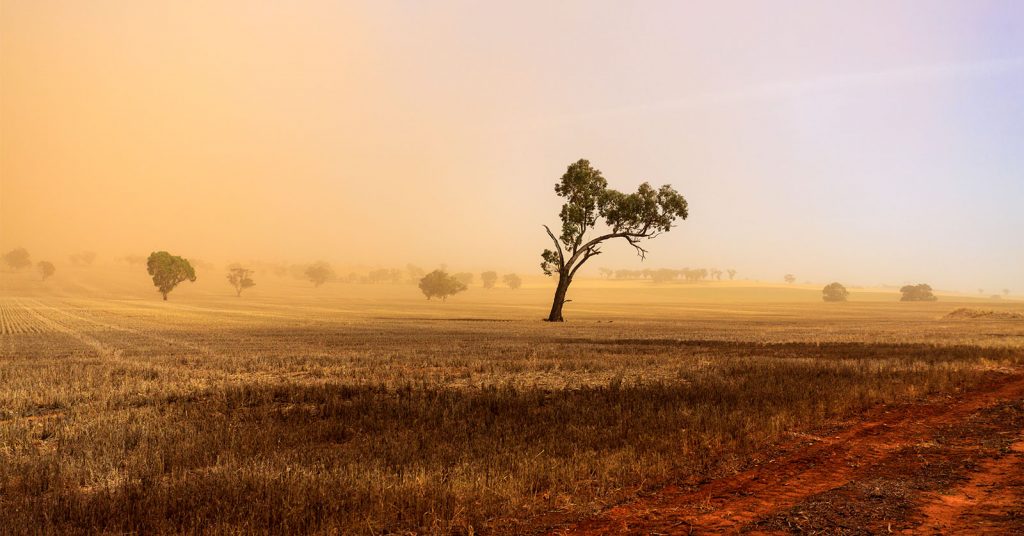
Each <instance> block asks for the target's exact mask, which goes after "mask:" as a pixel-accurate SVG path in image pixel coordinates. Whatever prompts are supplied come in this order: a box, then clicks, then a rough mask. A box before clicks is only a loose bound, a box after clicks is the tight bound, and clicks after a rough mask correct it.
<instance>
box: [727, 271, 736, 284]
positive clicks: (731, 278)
mask: <svg viewBox="0 0 1024 536" xmlns="http://www.w3.org/2000/svg"><path fill="white" fill-rule="evenodd" d="M726 273H728V274H729V281H732V280H733V278H734V277H736V270H733V269H732V268H729V269H728V270H726Z"/></svg>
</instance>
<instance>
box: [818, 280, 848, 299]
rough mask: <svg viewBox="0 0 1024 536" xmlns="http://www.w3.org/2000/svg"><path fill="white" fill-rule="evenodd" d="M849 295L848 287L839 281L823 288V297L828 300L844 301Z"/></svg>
mask: <svg viewBox="0 0 1024 536" xmlns="http://www.w3.org/2000/svg"><path fill="white" fill-rule="evenodd" d="M849 295H850V293H849V291H847V290H846V287H844V286H843V285H841V284H839V283H830V284H828V285H826V286H825V288H824V289H822V290H821V299H822V300H825V301H827V302H844V301H846V298H847V296H849Z"/></svg>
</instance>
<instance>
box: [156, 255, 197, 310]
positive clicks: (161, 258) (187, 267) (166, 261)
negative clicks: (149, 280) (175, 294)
mask: <svg viewBox="0 0 1024 536" xmlns="http://www.w3.org/2000/svg"><path fill="white" fill-rule="evenodd" d="M146 270H147V271H148V272H149V275H150V276H152V277H153V285H154V286H156V288H157V290H158V291H159V292H160V294H161V295H162V296H163V297H164V300H165V301H166V300H167V294H169V293H170V292H171V291H172V290H174V287H176V286H178V283H181V282H182V281H192V282H195V280H196V271H195V268H192V265H191V264H190V263H189V262H188V259H184V258H182V257H176V256H174V255H171V254H170V253H167V252H166V251H154V252H153V253H150V255H149V259H148V260H147V261H146Z"/></svg>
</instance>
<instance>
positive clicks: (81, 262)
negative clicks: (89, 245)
mask: <svg viewBox="0 0 1024 536" xmlns="http://www.w3.org/2000/svg"><path fill="white" fill-rule="evenodd" d="M69 259H70V260H71V264H72V265H74V266H92V263H93V262H94V261H95V260H96V252H94V251H80V252H78V253H74V254H72V255H71V256H70V257H69Z"/></svg>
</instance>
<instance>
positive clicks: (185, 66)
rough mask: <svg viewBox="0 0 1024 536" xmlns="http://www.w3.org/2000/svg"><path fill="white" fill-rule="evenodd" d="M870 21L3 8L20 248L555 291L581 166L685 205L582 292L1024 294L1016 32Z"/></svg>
mask: <svg viewBox="0 0 1024 536" xmlns="http://www.w3.org/2000/svg"><path fill="white" fill-rule="evenodd" d="M57 6H59V8H58V7H57ZM876 7H878V9H874V10H864V9H860V8H859V6H853V5H850V6H845V7H844V6H819V5H814V4H804V5H802V6H801V7H800V9H796V8H795V6H789V7H782V6H769V5H765V6H749V5H744V4H732V3H726V4H724V5H717V4H716V5H712V4H711V3H707V4H701V3H688V4H686V5H676V4H674V3H648V4H645V5H644V6H626V5H611V6H602V8H601V9H591V6H590V4H589V3H578V2H568V3H562V4H560V5H559V6H555V7H552V6H550V5H547V4H546V3H530V2H527V3H519V4H517V5H516V6H507V7H497V6H484V5H475V4H472V3H464V2H446V3H441V4H434V5H430V6H428V5H419V4H415V3H404V2H380V3H364V4H358V3H344V4H337V3H333V2H322V3H321V2H314V3H308V4H305V5H303V6H301V7H300V6H290V5H287V4H285V3H267V4H261V5H251V4H248V3H231V2H224V3H218V4H216V5H207V4H206V3H185V4H183V5H177V4H176V5H174V6H173V7H172V6H170V5H167V6H163V7H161V6H157V5H152V4H136V3H126V2H90V3H88V4H65V3H54V4H52V5H51V4H50V3H47V2H22V1H4V2H3V12H2V17H0V25H2V37H0V39H2V42H0V44H2V52H0V54H2V55H0V84H2V88H0V89H2V101H0V113H2V117H0V121H2V132H0V136H2V139H0V142H2V145H0V180H2V183H0V203H2V205H0V206H2V211H0V226H2V228H0V247H2V249H3V250H4V251H7V250H10V249H11V248H15V247H25V248H27V249H28V250H29V251H30V252H31V253H32V255H33V258H34V259H37V260H41V259H49V260H52V261H53V262H56V263H57V264H58V265H61V264H65V265H66V264H68V263H69V262H70V261H69V260H68V258H69V256H70V255H73V254H75V253H78V252H82V251H93V252H96V253H97V255H98V258H97V265H108V264H113V263H115V260H116V259H119V258H123V257H125V256H132V255H142V256H145V255H148V254H149V253H150V252H152V251H160V250H167V251H170V252H172V253H174V254H179V255H183V256H186V257H188V258H195V259H201V260H205V261H208V262H211V263H216V264H217V265H218V266H223V265H225V264H227V263H229V262H233V261H242V262H247V261H249V260H260V261H264V262H277V263H280V262H286V263H290V264H300V263H310V262H315V261H317V260H325V261H328V262H330V263H332V264H334V265H335V266H338V267H344V268H343V269H345V270H348V269H352V270H360V271H365V272H368V271H369V270H371V269H374V268H389V269H390V268H394V269H403V268H404V267H405V266H406V265H407V264H409V263H412V264H415V265H417V266H422V267H423V268H424V269H433V268H436V267H439V266H442V265H445V266H447V267H449V268H450V269H451V270H455V271H459V270H465V271H471V272H474V273H479V272H480V271H482V270H492V269H493V270H497V271H499V272H503V273H504V272H517V273H522V274H526V275H539V274H540V270H539V269H538V264H539V262H540V257H539V254H540V252H541V250H542V249H543V248H545V247H547V246H548V240H547V237H546V236H545V234H544V232H543V229H542V228H541V225H542V224H548V225H557V224H558V223H559V222H558V218H557V216H558V210H559V207H560V203H561V201H560V200H559V199H558V198H557V197H556V196H555V195H554V192H553V186H554V184H555V182H556V181H557V180H558V178H559V176H561V174H562V173H563V172H564V171H565V168H566V166H567V165H568V164H570V163H572V162H574V161H576V160H577V159H579V158H587V159H589V160H591V161H592V162H593V163H594V165H595V166H596V167H597V168H599V169H600V170H602V171H603V173H604V175H605V177H607V178H608V181H609V184H610V185H611V186H612V187H615V188H618V189H621V190H623V191H632V190H634V189H635V188H636V186H637V185H638V184H639V183H641V182H643V181H651V182H652V183H654V184H663V183H668V184H671V185H673V186H674V187H675V188H676V189H677V190H678V191H679V192H680V193H682V194H683V195H685V196H686V198H687V199H688V200H689V202H690V207H691V216H690V218H689V219H688V220H687V221H685V222H680V223H679V224H678V226H677V228H675V229H674V230H673V231H672V232H671V233H668V234H666V235H664V236H662V237H659V238H658V240H656V241H653V242H652V243H651V244H650V255H649V256H648V258H647V260H646V261H644V262H640V260H639V258H638V257H637V256H636V255H635V254H634V252H633V251H632V250H631V248H629V247H628V246H626V245H621V244H615V245H610V246H609V247H607V248H605V251H604V253H603V257H601V258H599V259H595V260H594V261H592V262H590V263H588V265H587V267H586V268H584V271H583V272H582V273H584V274H586V275H588V276H592V277H599V273H598V268H600V267H605V268H609V269H612V270H644V269H651V270H658V269H672V270H683V269H698V268H705V269H708V270H711V269H718V270H723V271H724V270H727V269H735V270H737V271H738V273H739V274H740V275H739V277H740V279H751V280H762V281H773V282H782V281H783V276H784V275H785V274H789V273H792V274H795V276H796V278H797V280H798V282H804V281H808V282H813V283H815V284H818V283H822V284H823V283H827V282H830V281H833V280H837V281H843V282H845V283H847V284H854V285H866V286H878V285H883V284H884V285H892V286H899V285H902V284H906V283H919V282H928V283H930V284H932V285H933V286H935V287H936V288H941V289H945V290H956V291H961V292H965V293H972V294H974V293H976V292H975V289H976V288H982V289H991V290H990V291H986V294H989V293H995V292H998V289H1003V288H1011V289H1017V288H1021V289H1024V280H1022V276H1021V274H1022V273H1024V272H1022V271H1021V270H1020V267H1021V266H1022V265H1024V253H1022V248H1020V247H1019V245H1018V242H1019V240H1018V239H1019V237H1018V236H1016V235H1017V234H1019V230H1020V229H1022V228H1024V212H1022V211H1020V210H1019V205H1020V202H1021V200H1022V199H1024V190H1022V187H1024V186H1022V184H1024V183H1022V182H1021V181H1020V180H1019V175H1020V171H1021V169H1022V165H1024V161H1022V160H1021V159H1022V156H1021V155H1022V154H1024V153H1022V152H1021V151H1020V150H1019V149H1020V142H1021V140H1022V135H1024V130H1022V127H1021V125H1024V110H1022V108H1021V107H1020V104H1019V103H1020V99H1019V94H1018V92H1014V91H1012V90H1010V89H1009V88H1014V87H1018V88H1019V87H1020V85H1021V84H1022V83H1024V60H1022V58H1024V45H1022V43H1021V40H1020V37H1019V36H1020V35H1022V32H1020V31H1019V30H1020V28H1019V26H1020V20H1021V17H1019V16H1018V17H1016V18H1014V17H1006V16H1002V17H996V16H995V15H994V14H993V13H989V12H986V11H984V10H979V11H973V12H971V13H963V12H962V11H964V10H966V9H967V6H956V5H952V6H944V7H943V8H941V9H934V10H931V9H930V10H928V12H927V13H922V12H921V11H920V10H918V9H913V8H911V6H910V5H909V4H908V5H906V6H892V5H887V4H884V3H883V4H879V5H878V6H876ZM791 8H792V9H791ZM1014 11H1016V10H1014ZM1018 15H1019V14H1018ZM995 19H998V20H995ZM990 26H991V27H992V28H993V29H992V30H991V31H982V30H981V29H982V28H989V27H990ZM939 30H941V31H939ZM807 43H814V46H808V45H807ZM996 117H997V118H999V119H997V120H990V119H991V118H996ZM59 273H60V272H58V274H59Z"/></svg>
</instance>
